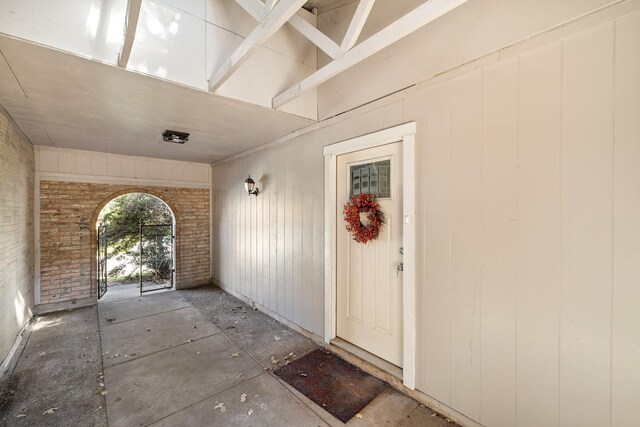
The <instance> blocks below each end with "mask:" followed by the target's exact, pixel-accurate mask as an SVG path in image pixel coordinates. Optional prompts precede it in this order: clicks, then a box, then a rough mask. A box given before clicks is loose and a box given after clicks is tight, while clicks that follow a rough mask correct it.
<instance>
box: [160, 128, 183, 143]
mask: <svg viewBox="0 0 640 427" xmlns="http://www.w3.org/2000/svg"><path fill="white" fill-rule="evenodd" d="M162 139H164V140H165V141H169V142H173V143H175V144H184V143H185V142H187V141H188V140H189V134H188V133H187V132H178V131H177V130H169V129H167V130H165V131H164V132H162Z"/></svg>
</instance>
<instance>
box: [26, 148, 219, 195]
mask: <svg viewBox="0 0 640 427" xmlns="http://www.w3.org/2000/svg"><path fill="white" fill-rule="evenodd" d="M35 154H36V155H35V165H36V172H37V173H38V175H39V176H45V177H46V179H49V180H57V181H64V180H67V181H81V182H100V181H105V182H109V183H121V182H122V183H140V184H147V185H165V186H171V187H200V188H208V187H210V186H211V166H210V165H208V164H205V163H192V162H182V161H176V160H163V159H154V158H151V157H135V156H124V155H120V154H109V153H100V152H95V151H84V150H72V149H66V148H53V147H43V146H36V147H35Z"/></svg>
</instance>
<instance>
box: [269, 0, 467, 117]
mask: <svg viewBox="0 0 640 427" xmlns="http://www.w3.org/2000/svg"><path fill="white" fill-rule="evenodd" d="M466 2H467V0H429V1H427V2H426V3H424V4H422V5H420V6H418V7H417V8H415V9H414V10H412V11H411V12H409V13H407V14H406V15H404V16H403V17H402V18H400V19H398V20H397V21H395V22H394V23H393V24H390V25H388V26H387V27H385V28H384V29H382V30H380V31H379V32H377V33H376V34H374V35H372V36H371V37H369V38H368V39H366V40H365V41H363V42H362V43H360V44H359V45H357V46H355V47H354V48H352V49H351V50H349V51H348V52H345V53H344V54H342V56H339V57H338V58H337V59H334V60H333V61H331V62H330V63H328V64H327V65H325V66H324V67H323V68H321V69H319V70H318V71H316V72H315V73H313V74H311V75H310V76H309V77H307V78H306V79H304V80H302V81H301V82H300V83H298V84H296V85H294V86H292V87H290V88H289V89H287V90H286V91H284V92H282V93H281V94H280V95H278V96H276V97H275V98H273V100H272V106H273V108H280V107H281V106H283V105H284V104H286V103H287V102H289V101H291V100H292V99H293V98H295V97H297V96H298V95H300V94H301V93H302V92H305V91H307V90H309V89H312V88H314V87H316V86H318V85H320V84H322V83H324V82H326V81H327V80H329V79H330V78H332V77H334V76H336V75H338V74H340V73H341V72H343V71H344V70H346V69H348V68H350V67H352V66H354V65H355V64H357V63H359V62H361V61H364V60H365V59H367V58H368V57H370V56H371V55H373V54H375V53H377V52H380V51H381V50H382V49H384V48H385V47H387V46H389V45H390V44H392V43H395V42H396V41H398V40H400V39H401V38H403V37H405V36H407V35H409V34H411V33H412V32H414V31H416V30H418V29H419V28H422V27H423V26H425V25H427V24H428V23H429V22H432V21H434V20H435V19H437V18H439V17H441V16H442V15H444V14H446V13H447V12H449V11H451V10H453V9H455V8H456V7H458V6H460V5H462V4H464V3H466Z"/></svg>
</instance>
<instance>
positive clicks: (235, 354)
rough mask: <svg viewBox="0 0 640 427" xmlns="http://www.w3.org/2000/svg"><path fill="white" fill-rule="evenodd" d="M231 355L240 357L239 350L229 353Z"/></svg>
mask: <svg viewBox="0 0 640 427" xmlns="http://www.w3.org/2000/svg"><path fill="white" fill-rule="evenodd" d="M231 357H240V352H237V353H231Z"/></svg>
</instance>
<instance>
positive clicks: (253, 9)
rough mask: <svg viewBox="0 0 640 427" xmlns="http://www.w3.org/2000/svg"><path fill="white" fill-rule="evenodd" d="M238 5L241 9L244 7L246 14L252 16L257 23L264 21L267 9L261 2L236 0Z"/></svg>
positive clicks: (256, 0) (257, 0)
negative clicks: (263, 17)
mask: <svg viewBox="0 0 640 427" xmlns="http://www.w3.org/2000/svg"><path fill="white" fill-rule="evenodd" d="M236 3H238V4H239V5H240V7H242V8H243V9H244V10H245V12H247V13H248V14H249V15H251V16H252V17H253V18H254V19H255V20H256V21H260V20H261V19H262V15H263V14H264V12H265V9H264V4H263V3H262V2H261V1H260V0H236ZM269 10H271V9H269Z"/></svg>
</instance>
